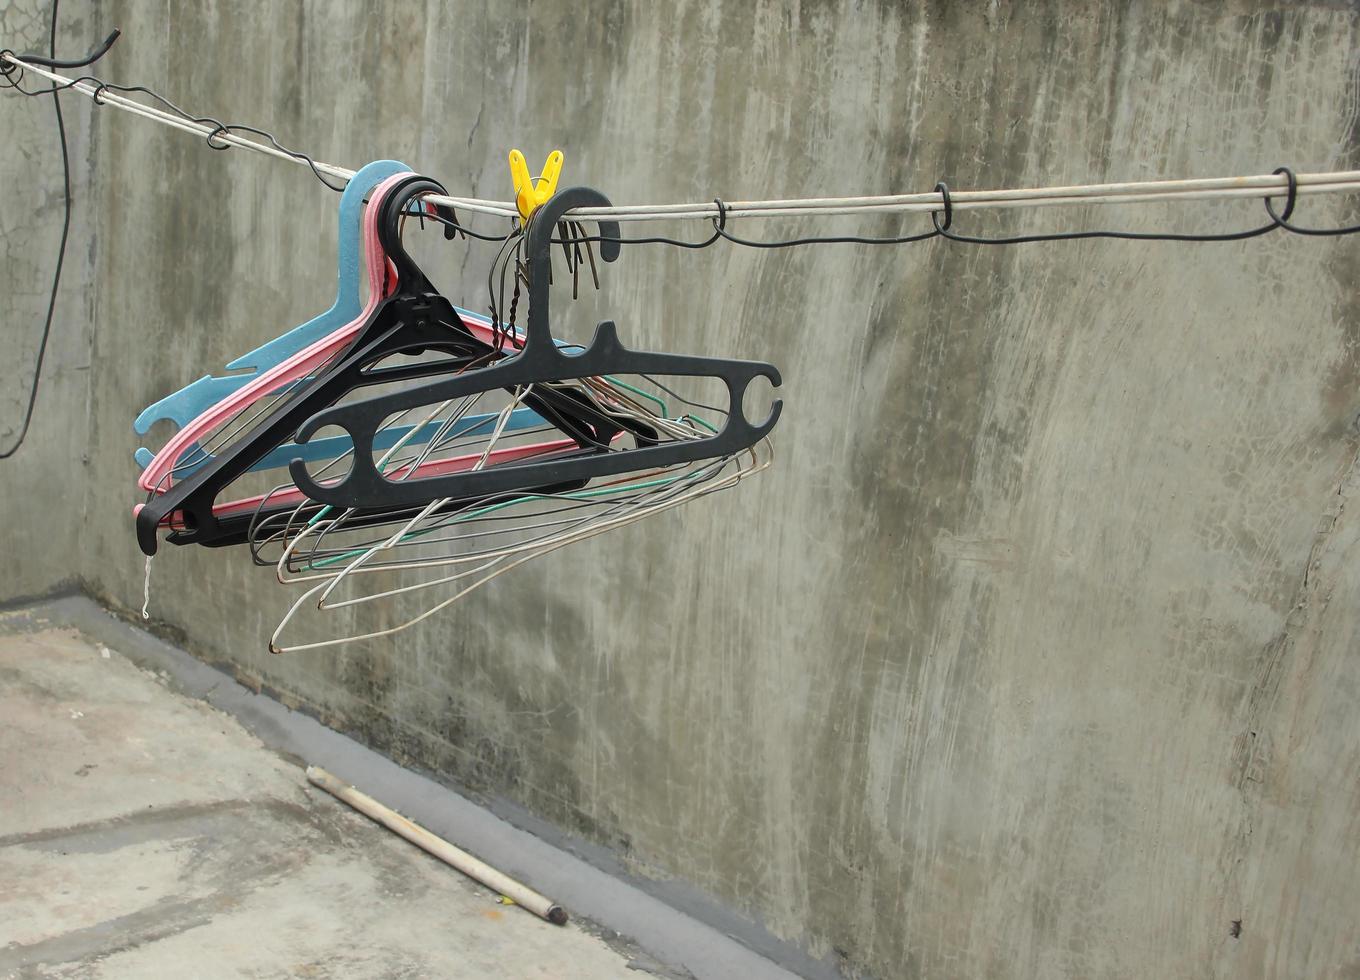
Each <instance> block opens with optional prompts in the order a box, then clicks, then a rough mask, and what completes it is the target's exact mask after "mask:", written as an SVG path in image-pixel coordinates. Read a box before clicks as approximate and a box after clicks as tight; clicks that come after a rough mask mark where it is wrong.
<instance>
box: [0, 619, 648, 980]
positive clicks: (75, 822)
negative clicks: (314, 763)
mask: <svg viewBox="0 0 1360 980" xmlns="http://www.w3.org/2000/svg"><path fill="white" fill-rule="evenodd" d="M496 899H497V896H495V895H493V894H490V893H488V892H487V890H486V889H483V888H481V887H479V886H477V885H476V884H475V883H474V882H472V881H470V880H468V879H467V878H464V877H463V876H462V875H460V874H459V873H457V872H456V871H453V870H452V869H450V868H448V867H447V866H445V865H443V864H441V863H440V862H438V861H436V860H435V859H433V858H431V857H429V856H427V855H426V854H424V853H423V852H422V851H420V850H418V849H416V848H414V847H412V846H411V845H410V844H407V843H406V842H404V841H402V840H400V839H398V838H397V837H395V836H393V835H392V834H390V833H389V832H388V831H386V830H384V829H382V828H381V827H378V826H377V825H375V824H373V823H371V822H369V821H368V820H366V819H365V818H363V817H361V816H359V815H358V814H356V813H354V812H353V811H351V810H349V809H348V808H347V807H345V806H344V805H343V804H341V803H340V802H338V801H337V800H335V799H333V798H332V797H330V796H328V795H327V794H325V793H323V792H321V791H320V790H317V789H315V788H313V787H311V786H310V785H309V784H308V783H307V781H306V779H305V777H304V776H303V772H302V770H301V769H300V768H298V767H297V766H295V765H293V764H292V763H290V762H288V761H285V760H284V759H283V758H281V757H280V756H278V755H277V754H275V753H273V752H271V751H270V750H268V749H266V748H265V747H263V746H262V745H261V744H260V742H259V741H258V740H257V739H256V738H255V737H254V736H253V735H251V734H250V733H248V732H246V731H245V730H244V729H243V728H242V727H241V726H240V725H239V724H238V723H237V722H236V720H235V719H233V718H232V717H230V716H228V715H226V714H224V713H222V712H220V711H218V710H217V709H215V708H213V707H211V706H209V705H207V704H204V703H203V702H201V701H197V700H193V699H190V698H186V697H184V696H182V695H180V694H177V693H175V692H174V691H173V690H171V689H170V687H169V685H168V684H167V681H166V678H165V677H164V676H163V675H161V674H158V673H155V672H152V671H149V670H145V669H143V668H141V667H138V666H136V665H134V664H133V663H132V662H130V661H129V660H127V659H126V658H125V657H123V656H122V655H120V654H119V653H118V652H117V651H116V650H110V649H109V648H108V647H106V646H104V645H103V644H102V643H97V642H95V641H92V640H88V639H86V638H84V637H82V636H81V635H80V634H78V633H77V632H75V631H74V630H70V629H55V628H53V629H46V630H41V631H38V632H30V633H26V634H18V635H9V636H0V977H16V978H17V977H25V978H26V977H82V978H84V977H100V978H105V977H107V978H113V977H139V978H140V977H161V976H181V977H187V976H193V977H218V976H223V977H225V976H232V977H236V976H251V977H260V978H264V977H298V976H302V977H326V978H340V977H366V978H368V977H489V976H495V977H514V978H520V977H525V978H529V977H562V978H572V977H590V978H611V977H629V978H634V977H637V976H639V974H638V973H637V972H635V971H636V970H637V968H638V965H639V964H637V963H633V964H631V965H630V961H629V959H628V957H626V956H623V955H620V954H619V953H618V952H616V951H615V950H614V949H613V948H611V947H610V946H608V945H606V944H605V943H604V942H603V941H602V940H600V939H598V938H596V937H595V936H593V935H590V934H589V933H587V932H586V931H584V930H583V929H582V928H580V927H579V926H578V925H577V924H575V923H572V924H569V925H567V926H566V927H557V926H552V925H549V924H547V923H545V922H542V921H540V920H539V919H537V918H535V917H534V916H532V915H531V914H529V913H528V912H526V911H524V910H523V909H519V908H515V907H508V906H502V905H499V904H498V903H497V900H496Z"/></svg>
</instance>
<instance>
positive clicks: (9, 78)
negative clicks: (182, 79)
mask: <svg viewBox="0 0 1360 980" xmlns="http://www.w3.org/2000/svg"><path fill="white" fill-rule="evenodd" d="M9 68H10V69H11V70H10V71H5V72H3V73H2V74H3V76H4V78H3V84H5V85H6V86H7V87H9V88H12V89H14V90H15V91H16V92H18V93H19V94H20V95H28V96H35V97H36V96H40V95H47V94H49V93H51V94H54V95H55V94H56V93H59V92H64V91H66V90H67V89H69V88H72V87H73V86H75V85H77V84H79V83H81V82H93V83H94V85H95V90H94V92H92V93H91V95H90V98H91V99H93V101H94V103H95V105H101V106H102V105H104V103H103V102H102V101H101V100H100V98H99V96H100V95H101V94H102V93H103V92H104V91H105V90H108V91H112V92H139V93H141V94H143V95H149V96H150V97H151V98H153V99H155V100H156V101H157V102H159V103H160V104H161V105H162V106H164V107H165V108H167V109H169V110H170V111H171V112H173V113H175V114H176V115H177V116H179V117H180V118H182V119H184V120H185V121H187V122H192V123H198V124H199V125H206V124H208V123H211V124H212V125H213V126H214V127H215V128H214V129H213V130H212V132H210V133H208V134H207V135H206V136H205V137H204V140H205V141H206V142H207V144H208V146H210V147H212V148H213V149H214V150H228V149H231V144H230V143H214V142H213V138H214V137H216V136H221V135H223V134H231V133H236V132H242V133H253V134H254V135H256V136H260V137H263V138H264V139H266V140H268V141H269V143H270V145H271V146H273V147H274V149H276V150H278V151H279V152H280V153H286V154H288V155H289V156H290V157H292V158H293V159H294V160H300V161H302V162H303V163H305V164H307V166H308V168H309V169H310V170H311V171H312V175H313V176H314V177H316V179H317V180H319V181H321V183H322V184H324V185H325V186H326V187H327V188H328V189H330V190H333V191H335V192H336V193H339V192H341V191H343V190H344V189H345V184H344V183H342V184H340V185H339V186H336V185H335V184H333V183H331V178H329V177H327V176H326V175H325V174H323V173H322V172H321V170H320V169H319V168H318V167H317V164H316V161H315V160H313V159H312V158H311V157H310V156H308V155H307V154H306V153H303V152H301V151H300V150H292V149H289V148H288V147H286V146H284V145H283V144H282V143H280V142H279V141H278V139H277V138H276V137H275V136H274V134H273V133H271V132H269V131H268V130H264V129H260V128H259V127H258V126H247V125H246V124H244V123H225V122H223V121H222V120H220V119H217V118H216V117H214V116H195V115H193V114H192V113H190V112H188V111H187V110H185V109H181V108H180V107H179V106H177V105H175V103H173V102H171V101H170V100H169V99H167V98H166V97H165V96H163V95H161V94H159V93H157V92H153V91H152V90H151V89H149V88H147V87H146V86H145V85H119V84H117V83H116V82H106V81H104V80H103V79H102V78H99V77H98V76H97V75H81V76H80V77H79V78H72V79H70V80H68V81H64V82H61V83H59V84H54V85H49V86H48V87H47V88H43V89H26V88H24V87H23V85H22V82H23V77H24V73H23V69H22V68H19V67H18V66H16V65H13V64H10V65H9ZM16 68H17V71H15V70H14V69H16ZM346 183H347V182H346Z"/></svg>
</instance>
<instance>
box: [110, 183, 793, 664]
mask: <svg viewBox="0 0 1360 980" xmlns="http://www.w3.org/2000/svg"><path fill="white" fill-rule="evenodd" d="M444 193H445V191H444V188H443V187H441V186H440V185H439V184H438V183H437V182H435V181H432V180H429V179H428V178H424V177H421V176H418V175H417V174H415V173H412V172H411V171H410V170H409V168H407V167H405V166H404V165H403V164H400V163H398V162H395V161H378V162H376V163H372V164H369V165H368V166H366V167H364V168H363V169H361V170H360V171H359V172H358V173H357V174H356V175H355V177H354V178H353V179H352V180H351V181H350V183H349V185H348V186H347V187H346V189H345V191H344V193H343V194H342V196H341V200H340V214H339V226H340V236H339V242H340V247H339V276H338V288H337V296H336V300H335V302H334V304H333V305H332V306H331V308H330V309H329V310H327V311H326V312H325V313H323V314H321V315H320V316H318V317H316V318H314V319H312V320H310V321H308V322H306V323H304V324H302V325H301V326H298V327H296V328H294V329H292V330H290V331H288V332H287V333H284V334H283V335H282V336H280V337H278V338H276V339H275V340H272V341H270V342H269V343H266V344H265V345H264V346H262V347H259V348H257V349H255V350H253V351H251V352H250V353H248V354H245V355H243V356H242V357H240V358H238V359H237V360H235V361H233V362H232V363H231V364H229V365H228V366H227V367H228V370H230V371H233V372H235V373H231V374H225V375H222V376H205V377H202V378H199V379H198V380H197V381H194V382H193V383H192V384H190V385H188V386H187V387H185V388H183V389H181V390H179V391H177V392H175V393H174V394H172V395H170V396H168V397H166V398H162V399H161V400H159V401H157V402H156V403H155V404H153V405H151V406H150V407H148V408H147V409H146V410H145V411H143V412H142V413H141V414H140V415H139V416H138V417H137V420H136V422H135V424H134V428H135V429H136V431H137V432H138V433H139V434H140V435H142V436H144V437H145V436H147V435H148V434H149V433H150V432H151V430H152V427H153V426H155V425H157V423H162V422H165V421H169V422H171V423H173V425H174V427H175V431H174V434H173V435H172V436H170V437H169V438H168V439H166V440H165V441H164V443H163V444H162V445H161V446H160V447H159V449H156V450H154V451H153V450H152V449H151V448H150V447H143V448H140V449H138V451H137V455H136V459H137V462H138V464H139V465H140V466H141V468H142V469H141V475H140V477H139V479H138V486H139V488H140V490H141V491H143V492H144V494H145V500H144V502H143V503H141V504H139V505H138V506H137V507H136V508H135V523H136V532H137V538H138V541H139V543H140V545H141V548H142V550H143V551H144V552H145V553H146V554H147V555H148V556H151V555H153V554H155V553H156V551H157V548H158V545H159V543H160V541H161V540H162V539H164V540H166V541H168V542H170V543H172V544H176V545H200V546H203V547H208V548H220V547H226V546H233V545H237V546H245V548H246V549H247V550H248V552H249V554H250V556H251V558H252V559H253V560H254V561H255V562H256V563H257V564H260V565H266V566H272V567H274V568H275V570H276V574H277V578H278V580H279V582H281V583H283V584H285V585H291V586H298V587H300V594H299V595H298V597H297V598H296V600H295V601H294V602H293V604H292V606H291V607H290V609H289V610H288V612H287V613H286V614H285V616H284V617H283V619H282V621H281V622H280V623H279V626H278V628H277V629H276V630H275V632H274V635H273V636H272V637H271V639H270V644H269V645H270V649H271V650H273V651H275V652H286V651H289V650H302V649H314V648H319V647H326V646H334V645H337V644H341V643H347V642H352V641H354V640H359V639H372V638H376V637H380V636H386V635H390V634H392V633H396V632H398V631H400V630H402V629H405V628H407V627H409V626H411V625H414V624H415V623H417V622H420V621H421V620H423V619H426V618H427V617H429V616H431V615H433V614H434V613H436V612H438V611H439V610H441V609H444V608H446V607H448V606H449V605H450V604H452V603H454V602H456V601H458V600H459V599H461V598H463V597H464V596H466V595H467V594H468V593H470V592H471V591H472V590H474V589H476V588H478V587H479V586H481V585H484V584H485V583H487V582H489V581H490V580H491V579H492V578H494V577H495V576H497V575H500V574H501V573H503V572H505V571H508V570H509V569H511V568H514V567H516V566H518V565H521V564H523V563H525V562H527V561H530V560H532V559H533V558H536V557H538V556H541V555H543V554H546V553H548V552H551V551H554V550H556V549H558V548H561V547H564V546H565V545H568V544H571V543H573V542H577V541H582V540H584V539H587V538H590V537H593V536H595V535H598V534H601V533H604V532H606V531H609V530H614V529H617V528H619V527H622V526H625V525H627V524H631V523H634V522H636V521H638V520H641V519H643V518H645V517H648V516H651V515H654V514H657V513H660V512H662V511H665V510H669V509H671V508H674V507H677V506H679V505H681V504H684V503H686V502H689V501H691V500H695V499H697V498H698V497H701V496H705V495H707V494H711V493H713V492H715V491H717V490H721V489H725V488H728V487H731V486H735V485H736V484H737V483H739V482H740V481H741V480H743V479H744V478H746V477H747V476H750V475H752V474H753V473H756V472H759V471H760V470H762V469H764V468H765V467H766V466H768V465H769V463H770V461H771V458H772V452H771V449H770V444H769V440H768V436H769V433H770V431H771V430H772V429H773V428H774V425H775V423H776V422H777V421H778V418H779V413H780V407H781V406H780V402H779V401H778V400H776V401H774V402H773V403H772V405H771V409H770V411H769V414H768V416H767V417H766V418H765V419H764V420H763V421H759V422H753V421H752V420H751V419H749V418H747V416H746V414H745V413H744V411H743V406H742V402H743V397H744V396H745V394H746V392H747V390H748V388H749V387H750V385H751V383H752V382H753V381H754V380H755V379H757V378H762V377H763V378H766V379H768V381H769V382H770V383H771V384H772V385H773V386H776V387H777V386H778V385H779V383H780V377H779V372H778V371H777V370H776V369H775V368H774V367H773V366H772V365H770V364H766V363H760V362H754V361H740V360H726V359H719V358H712V357H699V356H689V355H678V354H669V353H650V352H642V351H634V350H629V349H628V348H625V347H624V346H623V345H622V344H621V343H620V342H619V339H618V336H617V331H616V328H615V325H614V324H613V322H611V321H605V322H602V323H600V324H599V325H598V326H597V327H596V331H595V336H594V338H593V340H592V341H591V343H590V344H589V345H588V346H586V347H581V346H579V345H574V344H569V343H566V342H565V341H562V340H558V339H555V338H554V336H553V331H552V329H551V317H550V309H549V289H550V284H551V277H552V246H553V245H554V244H555V243H562V244H564V250H565V251H566V253H567V260H568V268H569V271H572V272H573V273H576V272H578V271H579V269H580V267H581V261H582V259H581V256H580V252H579V245H577V244H573V243H574V241H575V239H574V238H572V237H571V236H572V235H573V234H575V233H572V232H568V233H566V234H565V235H564V237H559V238H556V239H555V238H554V237H553V236H554V230H555V229H556V228H558V227H559V222H561V221H562V220H563V215H565V214H566V212H568V211H570V210H571V209H573V208H578V207H608V206H609V201H608V199H607V198H606V197H605V196H604V195H603V194H601V193H600V192H598V191H595V190H592V189H589V188H583V187H576V188H570V189H567V190H564V191H561V192H559V193H557V194H555V195H553V196H552V197H551V198H550V199H548V200H546V201H545V202H535V204H534V209H533V210H532V212H531V213H530V216H529V217H528V219H527V221H526V223H525V225H524V227H523V230H522V234H521V235H518V236H516V237H517V241H516V251H517V252H518V253H519V254H521V255H522V256H523V261H522V262H521V261H519V260H516V263H515V264H516V270H515V276H516V283H517V284H519V283H522V284H523V285H524V287H525V288H526V290H527V294H528V310H527V316H526V323H525V326H524V328H523V329H522V330H521V329H519V328H518V327H517V326H516V325H515V323H514V317H513V316H511V317H510V319H509V321H508V322H507V321H505V320H503V319H502V318H501V316H500V315H499V314H497V315H496V316H494V317H491V318H488V317H485V316H481V315H479V314H476V313H473V312H470V311H468V310H464V309H460V308H458V307H455V306H454V305H453V304H452V303H450V302H449V300H447V299H446V298H445V297H444V296H443V295H441V294H440V293H439V291H438V290H437V289H435V287H434V286H433V285H432V284H431V282H430V280H429V279H428V278H427V277H426V275H425V274H424V272H422V270H421V269H420V268H419V267H418V266H417V264H416V262H415V261H414V259H413V258H412V257H411V255H410V254H409V252H408V250H407V249H406V248H405V247H404V246H403V243H402V233H403V230H404V229H405V230H409V227H410V226H411V225H413V224H414V223H415V222H416V221H417V220H418V221H420V222H421V223H422V224H423V223H424V220H425V219H426V218H433V219H435V220H436V221H438V222H440V223H442V224H443V225H444V226H445V231H446V237H452V235H453V234H454V233H455V232H456V231H457V229H458V225H457V216H456V215H454V214H452V213H451V212H449V211H448V210H447V209H445V208H442V207H438V208H437V207H436V206H434V205H431V204H428V203H425V202H423V201H422V198H423V197H425V196H428V195H442V194H444ZM576 237H577V238H579V235H576ZM618 240H619V234H618V228H617V225H615V224H614V223H613V222H610V221H603V222H601V228H600V236H599V241H600V257H601V259H602V260H603V261H604V262H613V261H614V260H615V259H616V258H617V257H618V253H619V245H618ZM503 251H505V250H504V249H503ZM573 255H574V256H575V258H574V264H573ZM590 262H591V267H592V270H593V269H594V256H593V254H591V256H590ZM365 273H366V275H365ZM365 279H366V282H365ZM365 285H366V289H365ZM493 310H495V304H494V301H493ZM715 389H716V390H717V391H718V392H720V393H721V397H720V398H718V399H716V400H717V401H718V402H719V404H717V405H714V404H711V402H712V401H714V400H715V399H713V397H712V394H713V390H715ZM323 430H324V431H323ZM148 561H149V557H148ZM395 571H400V572H402V573H403V574H401V575H396V576H394V575H392V574H390V573H392V572H395ZM148 574H149V566H148ZM372 603H392V604H395V605H394V609H395V610H396V611H392V610H385V611H384V614H383V615H382V616H381V617H376V618H378V619H380V620H381V621H382V622H384V623H385V624H390V625H384V626H383V627H382V628H381V629H377V630H370V631H367V632H355V631H354V630H353V629H352V627H351V623H352V622H353V619H354V618H353V617H347V616H334V615H332V616H325V615H322V616H308V617H303V618H306V619H307V621H308V623H309V624H310V625H309V626H307V627H306V630H307V633H308V635H307V636H305V637H303V638H300V639H294V638H293V633H294V632H296V631H297V630H298V629H299V628H300V627H299V625H298V624H299V623H300V621H301V618H300V617H299V613H300V611H301V610H303V609H311V608H315V609H316V610H319V611H320V612H321V613H327V612H334V611H336V610H342V609H353V608H355V607H360V606H363V605H365V604H372ZM318 624H319V625H318Z"/></svg>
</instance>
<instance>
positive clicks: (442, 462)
mask: <svg viewBox="0 0 1360 980" xmlns="http://www.w3.org/2000/svg"><path fill="white" fill-rule="evenodd" d="M577 448H579V447H578V446H577V444H576V442H575V440H573V439H556V440H553V441H551V442H540V443H535V444H534V445H531V446H508V447H506V448H504V449H496V450H493V451H492V452H491V453H489V454H486V461H485V463H484V464H483V465H488V466H495V465H496V464H498V463H512V462H515V461H516V460H520V459H527V458H529V457H530V456H539V455H544V454H547V453H552V452H565V451H567V450H571V449H577ZM482 456H483V454H482V453H469V454H468V455H466V456H455V457H454V458H452V459H437V460H430V461H428V462H425V463H422V464H420V465H419V466H417V467H416V469H415V473H414V478H415V479H420V478H421V477H425V476H442V475H444V474H447V473H462V472H466V471H468V470H471V469H474V468H476V466H477V464H478V462H480V461H481V460H482ZM393 475H395V476H397V477H400V478H402V479H405V477H406V471H405V470H404V469H397V470H394V471H393ZM306 499H307V497H306V495H305V494H304V493H303V492H302V491H301V490H299V489H298V488H297V487H292V488H290V489H288V490H280V491H275V492H273V493H267V494H265V493H261V494H256V495H255V496H253V497H243V498H241V499H240V500H232V501H229V502H227V503H221V504H216V505H214V506H213V514H214V515H215V516H217V517H236V516H239V515H241V514H249V513H251V512H252V511H254V510H255V509H256V508H257V507H259V506H260V504H262V503H266V502H267V503H268V504H269V505H270V507H283V506H288V505H293V506H296V505H298V504H300V503H303V502H304V501H305V500H306ZM142 506H143V505H142V504H138V505H137V506H136V507H134V508H132V512H133V514H134V515H135V514H137V513H139V512H140V511H141V509H142ZM179 520H180V515H179V512H175V513H173V514H169V515H167V516H166V518H165V519H164V520H163V521H161V526H162V527H165V526H167V525H173V524H176V523H178V522H179Z"/></svg>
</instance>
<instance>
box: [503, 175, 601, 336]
mask: <svg viewBox="0 0 1360 980" xmlns="http://www.w3.org/2000/svg"><path fill="white" fill-rule="evenodd" d="M611 204H612V202H611V201H610V200H609V198H607V197H605V196H604V195H603V194H602V193H600V192H599V191H597V190H595V188H593V187H568V188H567V189H566V190H562V191H558V192H557V193H556V194H554V195H553V196H552V197H550V198H548V200H547V201H545V202H544V203H543V204H541V205H539V207H538V208H536V209H535V210H534V214H533V217H532V218H530V219H529V228H528V230H527V232H526V233H525V239H526V241H525V244H524V251H525V253H526V254H527V256H528V260H529V317H528V323H527V324H526V325H525V341H524V346H525V349H526V350H527V349H528V348H530V347H537V348H538V349H539V350H541V351H542V352H543V353H542V354H541V355H539V356H544V357H550V356H553V355H554V354H555V352H556V349H555V347H554V346H553V339H552V330H551V329H550V328H549V327H548V280H549V278H550V277H551V275H552V244H553V241H552V236H553V231H554V230H555V229H556V228H557V223H558V222H559V221H561V220H562V217H563V215H565V214H566V213H567V212H568V211H570V210H572V209H573V208H607V207H610V206H611ZM598 224H599V226H600V258H602V259H604V261H606V262H613V261H614V260H615V259H617V258H618V257H619V238H620V235H619V223H618V222H617V221H611V220H610V219H608V218H602V219H600V221H599V222H598ZM535 338H537V339H535Z"/></svg>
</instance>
